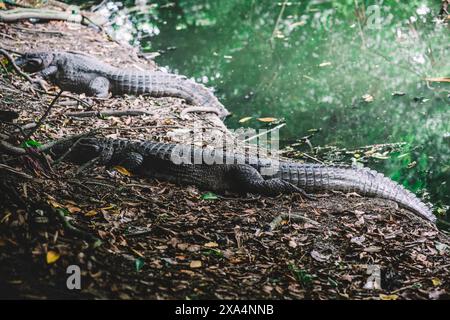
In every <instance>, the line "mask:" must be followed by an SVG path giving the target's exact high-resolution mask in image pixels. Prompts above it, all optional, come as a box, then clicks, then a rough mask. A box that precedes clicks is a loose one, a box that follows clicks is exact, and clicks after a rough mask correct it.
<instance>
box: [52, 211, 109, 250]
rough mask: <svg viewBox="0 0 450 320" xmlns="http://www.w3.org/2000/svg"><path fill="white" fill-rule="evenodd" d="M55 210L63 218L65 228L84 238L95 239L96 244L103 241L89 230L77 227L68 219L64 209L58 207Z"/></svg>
mask: <svg viewBox="0 0 450 320" xmlns="http://www.w3.org/2000/svg"><path fill="white" fill-rule="evenodd" d="M53 210H54V211H56V214H57V216H58V217H59V219H60V220H61V223H62V224H63V227H64V229H67V230H68V231H69V232H72V233H73V234H75V235H76V236H78V237H80V238H82V239H85V240H89V241H93V242H94V246H98V245H100V244H101V243H102V241H101V240H100V239H99V238H97V237H95V236H94V235H92V234H90V233H89V232H86V231H83V230H80V229H78V228H77V227H75V226H73V225H72V224H71V223H70V222H69V221H68V220H67V218H66V215H65V213H64V211H63V210H62V209H60V208H58V209H53Z"/></svg>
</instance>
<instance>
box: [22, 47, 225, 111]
mask: <svg viewBox="0 0 450 320" xmlns="http://www.w3.org/2000/svg"><path fill="white" fill-rule="evenodd" d="M15 63H16V65H17V66H20V67H21V68H22V69H23V70H24V71H25V72H30V73H35V72H38V73H39V74H40V75H41V76H42V77H43V78H44V79H46V80H49V81H50V82H52V83H53V84H55V85H57V86H58V87H59V88H60V89H61V90H65V91H70V92H74V93H84V94H86V95H88V96H95V97H99V98H105V97H108V96H109V93H111V94H112V95H123V94H132V95H140V94H149V95H151V96H154V97H167V96H168V97H176V98H182V99H185V100H186V102H187V103H189V104H192V105H195V106H198V107H201V108H207V109H203V110H205V111H208V112H211V111H212V110H216V113H217V114H218V116H219V117H221V118H222V119H224V118H225V117H226V116H228V115H229V112H228V110H227V109H226V108H225V107H224V106H223V105H222V104H221V103H220V101H219V100H218V99H217V98H216V97H215V96H214V93H213V92H212V90H210V89H208V88H206V87H205V86H203V85H202V84H199V83H196V82H194V81H192V80H189V79H187V78H186V77H185V76H180V75H175V74H170V73H166V72H161V71H138V70H133V69H125V68H117V67H114V66H111V65H109V64H106V63H104V62H102V61H100V60H98V59H97V58H95V57H92V56H89V55H87V54H83V53H79V52H72V51H60V52H29V53H25V54H23V55H22V56H21V57H19V58H18V59H16V61H15ZM201 108H199V109H195V108H194V107H191V108H189V109H190V110H191V111H195V112H198V111H201V110H202V109H201Z"/></svg>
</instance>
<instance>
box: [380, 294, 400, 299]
mask: <svg viewBox="0 0 450 320" xmlns="http://www.w3.org/2000/svg"><path fill="white" fill-rule="evenodd" d="M380 299H381V300H397V299H398V295H396V294H382V293H380Z"/></svg>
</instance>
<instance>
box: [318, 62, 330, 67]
mask: <svg viewBox="0 0 450 320" xmlns="http://www.w3.org/2000/svg"><path fill="white" fill-rule="evenodd" d="M328 66H331V62H328V61H327V62H322V63H321V64H319V67H321V68H322V67H328Z"/></svg>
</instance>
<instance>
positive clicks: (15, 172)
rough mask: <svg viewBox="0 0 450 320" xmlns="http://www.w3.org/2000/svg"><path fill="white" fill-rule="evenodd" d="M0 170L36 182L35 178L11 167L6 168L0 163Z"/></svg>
mask: <svg viewBox="0 0 450 320" xmlns="http://www.w3.org/2000/svg"><path fill="white" fill-rule="evenodd" d="M0 170H4V171H8V172H10V173H13V174H15V175H17V176H19V177H21V178H23V179H26V180H36V178H34V177H32V176H30V175H29V174H26V173H24V172H22V171H19V170H17V169H15V168H13V167H10V166H7V165H6V164H2V163H0Z"/></svg>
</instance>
